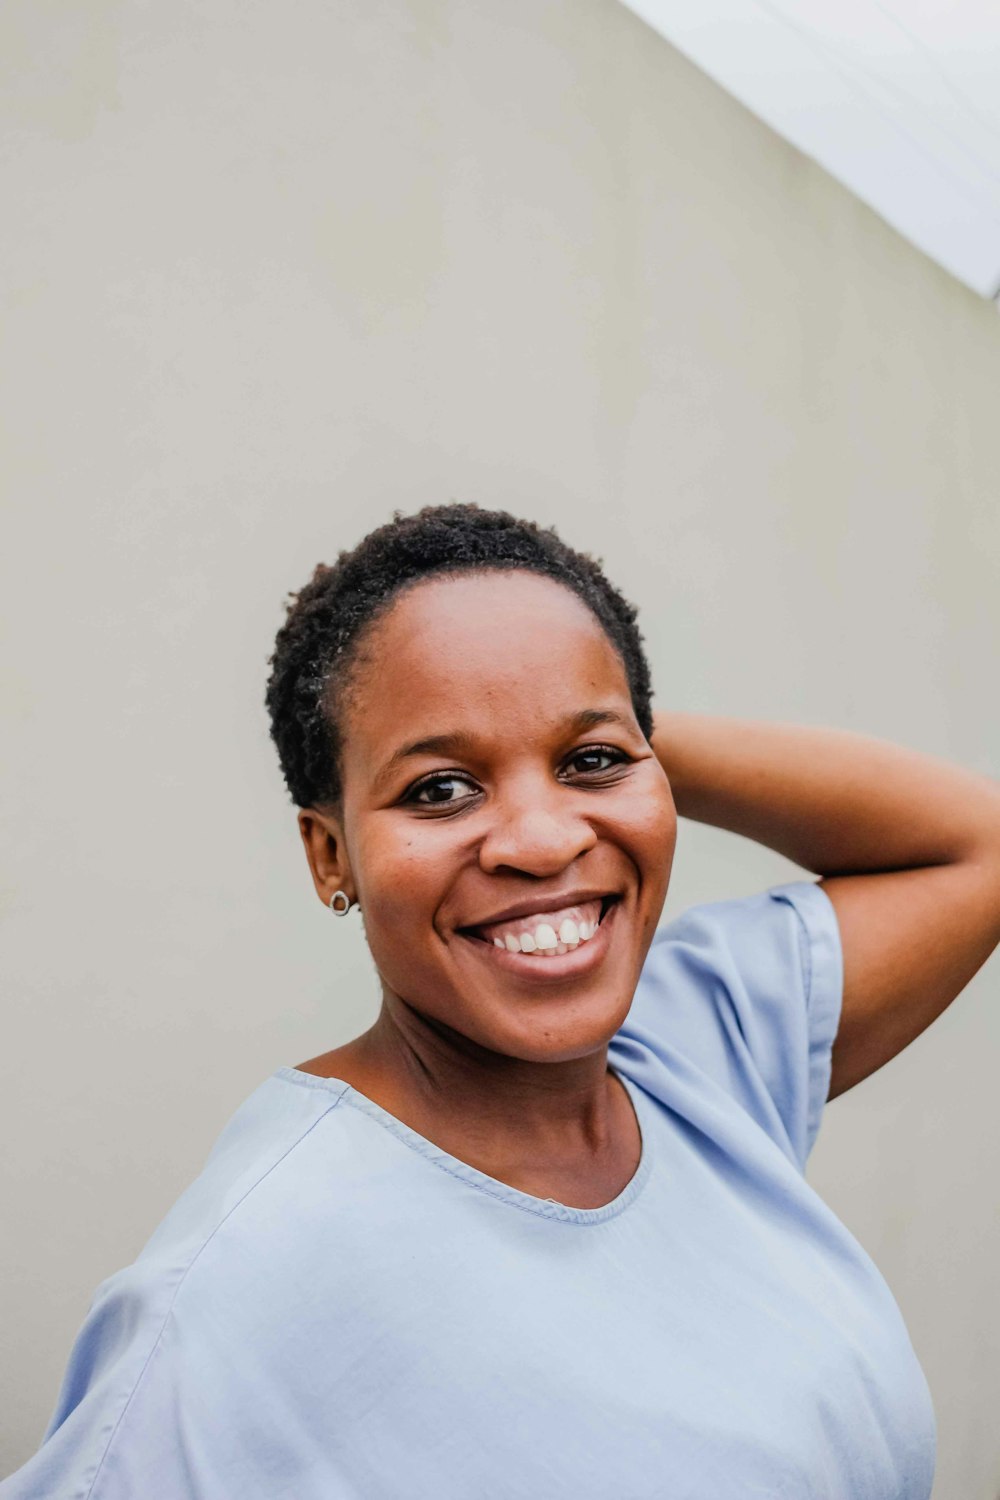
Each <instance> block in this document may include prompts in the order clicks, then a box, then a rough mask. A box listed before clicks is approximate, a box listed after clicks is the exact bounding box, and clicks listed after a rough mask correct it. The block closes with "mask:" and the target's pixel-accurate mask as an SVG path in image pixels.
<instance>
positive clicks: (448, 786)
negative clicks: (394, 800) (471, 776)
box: [405, 776, 476, 807]
mask: <svg viewBox="0 0 1000 1500" xmlns="http://www.w3.org/2000/svg"><path fill="white" fill-rule="evenodd" d="M456 787H465V788H466V790H467V792H468V794H469V795H470V796H474V795H475V791H476V788H475V787H474V786H473V785H472V783H471V782H468V781H466V779H465V777H464V776H432V777H431V778H430V780H429V781H421V782H420V783H419V784H418V785H417V786H415V787H413V788H412V790H411V791H410V792H409V793H408V794H407V796H406V799H405V800H406V801H407V802H415V803H416V804H417V806H418V807H441V806H442V805H444V806H448V805H450V804H453V803H455V802H466V801H468V797H467V796H466V797H463V796H459V795H456V793H455V790H454V789H455V788H456Z"/></svg>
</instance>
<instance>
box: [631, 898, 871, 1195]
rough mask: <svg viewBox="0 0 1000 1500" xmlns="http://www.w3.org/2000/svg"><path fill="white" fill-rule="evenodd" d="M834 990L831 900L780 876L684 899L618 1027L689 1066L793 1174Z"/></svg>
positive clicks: (805, 1151)
mask: <svg viewBox="0 0 1000 1500" xmlns="http://www.w3.org/2000/svg"><path fill="white" fill-rule="evenodd" d="M842 998H843V954H842V950H841V943H840V930H839V927H838V924H837V917H836V913H835V911H834V908H833V904H832V902H831V901H830V898H829V896H827V894H826V892H825V891H824V890H823V889H822V887H821V886H820V885H819V884H818V883H814V882H812V881H808V880H798V881H791V882H788V883H786V884H783V885H777V886H772V887H770V888H769V889H768V890H766V891H762V892H760V893H759V894H756V895H753V896H748V897H741V898H737V899H734V900H728V901H716V902H710V903H706V904H704V905H699V906H693V907H689V908H688V909H687V910H686V911H684V912H682V913H681V914H680V916H678V917H677V918H676V919H675V920H674V921H672V922H670V923H668V924H666V925H665V926H664V927H662V928H660V930H659V931H658V932H657V934H656V937H655V938H654V940H653V943H652V945H651V947H650V951H649V954H648V955H647V959H646V963H645V965H644V967H643V971H642V975H641V977H640V981H639V985H638V987H637V990H636V994H635V997H634V1000H633V1005H632V1009H631V1011H630V1012H629V1016H628V1019H627V1021H626V1025H625V1027H623V1032H624V1031H627V1030H628V1029H629V1028H631V1029H632V1031H633V1033H634V1034H635V1035H640V1034H641V1037H642V1038H643V1039H644V1040H645V1041H646V1042H647V1043H649V1042H651V1043H652V1045H653V1046H654V1047H657V1046H662V1047H663V1048H664V1049H665V1055H666V1054H673V1055H677V1054H681V1055H683V1056H684V1057H685V1058H687V1059H688V1060H689V1061H690V1062H692V1063H693V1064H695V1066H696V1067H697V1068H698V1069H700V1070H701V1071H702V1073H704V1074H707V1075H708V1076H709V1078H711V1079H712V1080H713V1081H714V1082H715V1083H716V1084H717V1085H719V1086H720V1087H722V1088H723V1089H725V1090H726V1092H727V1093H729V1094H730V1095H731V1096H732V1097H733V1098H735V1099H736V1100H737V1101H738V1102H739V1103H740V1104H741V1105H742V1106H743V1107H744V1108H745V1109H746V1110H747V1111H748V1112H749V1113H751V1114H752V1115H753V1116H754V1118H755V1119H757V1121H758V1123H759V1124H760V1125H761V1126H762V1127H763V1128H764V1129H765V1130H767V1131H768V1133H769V1134H770V1135H771V1136H772V1138H773V1139H775V1140H776V1141H777V1143H778V1144H779V1145H780V1146H781V1147H782V1149H783V1150H784V1151H785V1152H786V1154H787V1155H788V1156H789V1157H790V1158H791V1159H792V1161H793V1162H794V1163H795V1164H796V1166H798V1168H799V1169H800V1170H801V1171H804V1169H805V1164H806V1159H807V1158H808V1156H809V1153H810V1151H811V1150H812V1147H813V1145H814V1143H815V1140H816V1136H817V1134H818V1131H819V1126H820V1119H821V1117H822V1113H823V1107H824V1105H825V1103H826V1099H827V1095H828V1093H829V1087H830V1073H831V1062H832V1050H833V1043H834V1039H835V1037H836V1034H837V1028H838V1026H839V1023H840V1013H841V1004H842ZM636 1027H638V1028H639V1031H638V1032H636V1031H635V1028H636Z"/></svg>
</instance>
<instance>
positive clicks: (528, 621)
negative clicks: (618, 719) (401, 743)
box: [349, 572, 631, 744]
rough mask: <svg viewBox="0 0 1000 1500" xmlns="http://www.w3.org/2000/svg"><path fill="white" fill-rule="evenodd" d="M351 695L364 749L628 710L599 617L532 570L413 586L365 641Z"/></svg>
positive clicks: (618, 665)
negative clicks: (470, 726)
mask: <svg viewBox="0 0 1000 1500" xmlns="http://www.w3.org/2000/svg"><path fill="white" fill-rule="evenodd" d="M350 697H351V714H350V718H351V731H352V735H353V734H359V735H360V736H361V737H362V738H363V739H365V740H367V741H368V742H369V744H371V742H372V741H382V740H384V739H385V738H386V737H392V738H397V739H404V738H407V737H408V734H407V731H408V729H409V728H410V727H411V726H412V724H413V722H415V721H418V720H419V725H420V727H421V728H422V727H423V726H424V725H437V724H438V723H441V722H443V720H444V719H447V720H448V721H449V723H450V722H451V721H455V722H457V721H458V719H459V718H461V719H462V720H463V721H467V722H472V721H478V722H480V723H481V724H483V725H484V726H485V725H487V724H490V723H492V724H495V725H496V728H497V730H498V731H499V730H502V729H503V728H504V727H508V728H510V729H512V730H513V729H514V728H515V726H516V725H517V724H518V723H519V724H520V725H521V728H522V730H523V728H524V727H525V724H526V722H527V721H529V720H531V719H532V718H534V719H538V720H539V722H541V720H545V721H546V722H551V721H553V719H554V718H556V717H559V716H560V715H562V716H565V715H566V714H570V713H577V712H579V711H581V710H584V709H588V708H593V707H599V706H602V705H607V704H608V703H609V702H613V703H614V705H615V706H617V707H619V708H621V707H622V705H623V704H624V705H625V706H626V708H627V711H628V712H629V713H631V698H630V694H629V690H628V681H627V678H626V674H625V668H624V665H623V663H622V660H621V658H620V656H619V655H618V653H617V651H616V650H615V648H614V646H613V645H612V644H611V641H610V640H609V639H608V637H607V635H606V633H605V631H604V629H603V627H602V626H601V624H600V622H599V620H598V619H597V618H596V616H595V615H594V614H593V613H592V612H591V610H590V609H589V608H588V607H587V606H586V605H585V604H584V603H583V601H582V600H581V599H578V598H577V596H576V595H575V594H573V593H572V592H571V591H570V590H569V589H568V588H566V587H565V586H564V585H562V584H560V583H556V582H555V581H554V580H552V579H549V578H544V577H540V576H539V575H537V574H530V573H527V572H520V573H492V572H491V573H484V574H482V575H478V574H473V575H465V574H462V575H460V576H458V577H454V578H451V577H449V578H435V579H432V580H428V581H427V582H426V583H422V584H420V586H419V587H414V588H410V589H408V590H407V591H406V592H405V593H404V594H403V595H401V597H400V598H399V599H398V600H397V601H396V603H395V604H394V605H393V607H392V608H391V610H390V611H389V612H388V613H387V614H386V615H385V616H384V617H383V618H382V619H381V620H380V621H379V622H378V624H377V626H375V627H374V628H373V630H372V632H371V634H370V636H369V637H368V638H367V639H366V641H365V646H364V650H363V652H362V654H361V659H360V660H359V664H358V672H357V674H356V677H355V681H354V687H353V691H352V692H351V695H350ZM545 710H547V711H545ZM442 716H443V717H442ZM428 732H433V730H430V731H428ZM350 737H351V736H349V738H350Z"/></svg>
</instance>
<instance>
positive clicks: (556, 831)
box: [479, 791, 597, 875]
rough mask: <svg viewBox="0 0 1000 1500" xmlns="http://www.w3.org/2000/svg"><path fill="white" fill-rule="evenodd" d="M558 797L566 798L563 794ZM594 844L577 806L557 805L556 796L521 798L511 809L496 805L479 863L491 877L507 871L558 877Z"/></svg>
mask: <svg viewBox="0 0 1000 1500" xmlns="http://www.w3.org/2000/svg"><path fill="white" fill-rule="evenodd" d="M561 796H562V798H566V792H565V791H563V792H562V793H561ZM567 801H568V799H567ZM596 843H597V835H596V833H595V832H594V830H593V828H592V827H591V826H590V824H589V823H588V822H587V821H586V819H584V818H582V817H581V816H580V810H579V807H577V808H576V809H575V810H574V809H573V808H571V807H570V806H569V805H562V806H560V805H559V794H558V793H557V796H556V799H555V800H554V801H553V799H552V798H546V797H543V796H542V797H530V798H523V799H521V800H520V802H518V803H517V804H515V805H513V806H512V805H510V804H509V803H506V804H498V805H497V807H496V813H495V818H494V821H493V824H492V826H491V828H490V830H489V832H488V833H487V835H486V838H485V839H484V840H483V843H482V845H481V847H480V854H479V862H480V865H481V866H482V868H483V869H484V870H486V871H487V872H488V873H491V874H492V873H493V872H494V871H496V870H500V869H510V870H519V871H522V872H523V873H526V874H529V875H558V874H559V873H560V871H562V870H564V869H565V868H566V866H567V865H569V864H572V862H573V860H574V859H577V858H578V857H579V856H580V855H581V854H585V853H586V851H587V850H588V849H592V848H593V847H594V845H595V844H596Z"/></svg>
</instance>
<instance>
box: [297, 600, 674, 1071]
mask: <svg viewBox="0 0 1000 1500" xmlns="http://www.w3.org/2000/svg"><path fill="white" fill-rule="evenodd" d="M343 730H344V748H343V757H342V773H343V803H342V808H341V817H340V819H339V820H338V821H337V824H336V827H335V837H336V838H337V846H338V847H337V860H338V865H339V869H338V871H337V875H338V877H339V878H338V879H335V880H330V881H328V885H329V889H327V888H326V885H323V886H322V888H321V891H320V893H321V895H322V896H323V897H324V898H328V897H329V895H330V894H331V893H332V891H333V889H335V887H336V885H337V884H340V885H341V886H344V887H345V888H346V889H347V890H348V891H349V892H350V893H351V894H353V895H355V896H356V897H357V899H358V901H359V902H360V904H361V908H362V911H363V914H364V923H365V932H366V936H367V939H368V943H369V945H370V948H371V951H372V955H373V958H374V960H375V964H376V966H377V968H378V971H379V974H380V976H381V979H382V983H383V985H384V986H385V987H386V988H387V989H388V991H389V992H391V993H392V994H394V995H396V996H398V997H400V998H401V999H402V1000H404V1001H405V1002H406V1003H407V1005H409V1006H411V1007H412V1008H413V1009H415V1010H416V1011H418V1012H420V1013H421V1014H422V1015H423V1016H425V1017H427V1018H433V1021H434V1022H436V1023H439V1027H440V1026H444V1027H447V1028H451V1030H453V1031H454V1032H458V1033H460V1034H461V1035H462V1036H463V1037H465V1038H468V1039H469V1040H471V1041H473V1042H475V1043H477V1044H479V1045H480V1046H482V1047H485V1048H488V1049H490V1050H491V1051H494V1052H499V1053H502V1054H504V1055H505V1056H509V1057H516V1058H521V1059H523V1060H530V1061H557V1060H565V1059H569V1058H574V1057H579V1056H583V1055H585V1054H587V1053H590V1052H593V1051H594V1050H596V1049H597V1048H599V1047H600V1046H602V1045H603V1044H605V1043H606V1042H607V1041H609V1040H610V1038H611V1037H612V1036H613V1035H614V1033H615V1032H616V1031H617V1029H618V1027H619V1026H620V1024H621V1022H622V1021H623V1020H624V1018H625V1015H626V1014H627V1012H628V1009H629V1006H630V1004H631V1000H632V995H633V993H634V990H635V987H636V983H637V980H638V977H639V972H640V969H641V967H642V963H643V960H644V958H645V955H646V952H647V949H648V947H649V944H650V942H651V940H652V937H653V933H654V931H655V928H656V924H657V921H658V919H659V916H660V912H661V909H662V906H663V900H664V897H665V895H666V891H667V885H668V882H669V878H670V868H671V864H672V861H673V854H674V845H675V841H676V829H677V823H676V815H675V811H674V804H673V799H672V797H671V795H670V788H669V785H668V783H667V779H666V776H665V775H664V772H663V770H662V768H661V766H660V764H659V762H658V761H657V759H656V756H655V755H654V753H653V751H652V750H651V749H650V747H649V744H648V743H647V741H646V739H645V738H644V736H643V734H642V731H641V730H640V728H639V726H638V724H637V722H636V719H635V714H634V711H633V708H632V702H631V698H630V695H629V690H628V682H627V679H626V676H625V669H624V666H623V665H622V662H621V660H620V658H619V657H618V655H617V653H616V651H615V650H614V648H613V646H612V645H611V643H610V641H609V640H608V638H607V636H606V635H605V634H604V631H603V630H602V629H601V627H600V625H599V623H598V622H597V620H596V619H595V618H594V616H593V615H592V614H591V613H590V611H589V610H588V609H587V608H586V606H585V605H584V604H583V603H582V602H581V601H580V600H579V599H578V598H577V597H576V596H575V595H574V594H573V593H572V592H571V591H570V590H569V589H567V588H566V587H564V586H563V585H561V584H558V583H555V582H554V581H553V580H551V579H548V578H545V577H542V576H540V575H538V574H534V573H530V572H526V571H520V572H518V571H508V572H499V571H488V572H480V573H477V574H472V575H459V576H454V577H443V578H442V577H437V578H433V579H429V580H428V581H427V582H424V583H420V584H418V585H415V586H413V587H411V588H410V589H409V590H408V591H407V592H405V593H404V594H402V595H401V596H400V597H399V599H398V600H397V601H396V603H395V604H394V605H393V607H392V608H391V610H390V612H389V613H388V614H387V615H386V616H385V617H384V618H383V619H382V620H381V621H380V622H379V623H378V624H377V625H376V626H374V627H373V628H372V630H371V632H370V633H369V635H368V636H367V638H366V640H365V642H364V645H363V650H362V653H361V657H360V659H359V664H358V670H357V672H356V675H355V678H354V683H353V687H352V690H351V693H350V695H349V698H348V702H347V705H346V706H345V720H344V724H343ZM332 826H333V825H331V827H332ZM318 884H319V882H318ZM553 943H555V944H557V945H558V946H557V947H555V948H553V946H552V944H553ZM515 949H516V950H517V951H514V950H515ZM525 949H527V950H533V951H524V950H525ZM438 1029H439V1028H438Z"/></svg>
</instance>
